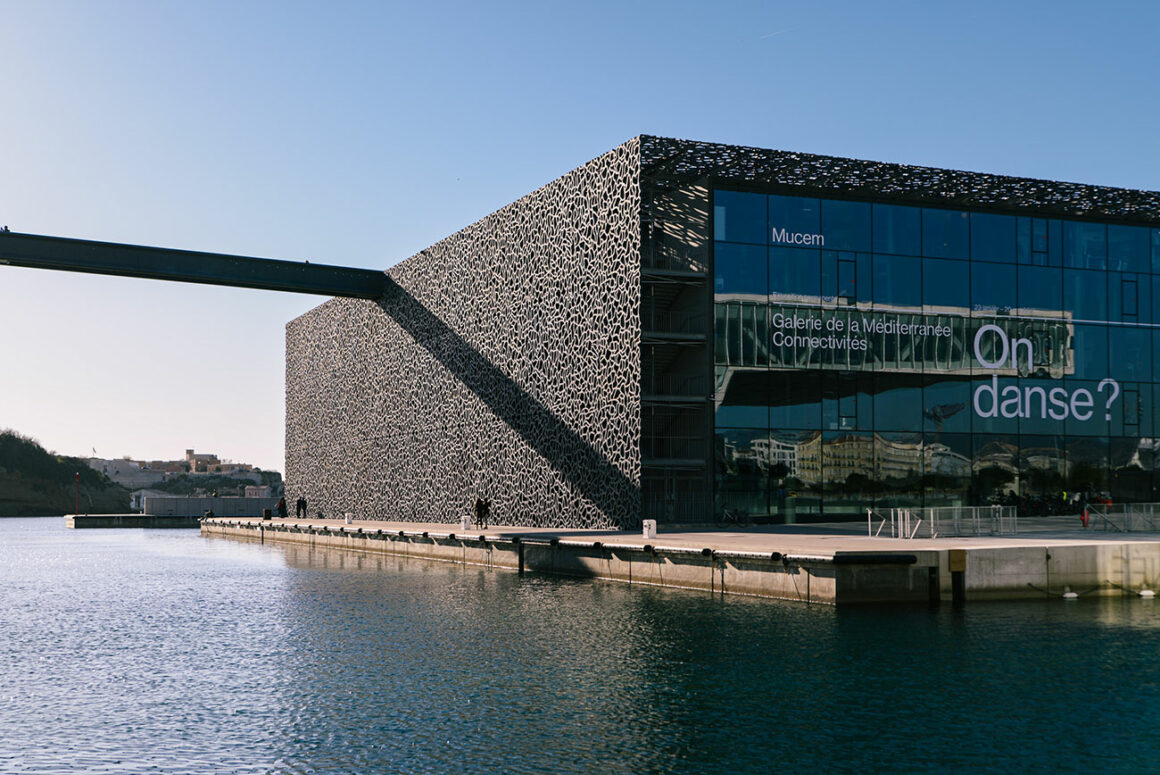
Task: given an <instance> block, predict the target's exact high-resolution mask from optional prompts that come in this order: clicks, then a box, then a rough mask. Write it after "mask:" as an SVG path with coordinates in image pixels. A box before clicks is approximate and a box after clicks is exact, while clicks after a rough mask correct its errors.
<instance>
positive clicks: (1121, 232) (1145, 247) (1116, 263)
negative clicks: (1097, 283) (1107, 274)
mask: <svg viewBox="0 0 1160 775" xmlns="http://www.w3.org/2000/svg"><path fill="white" fill-rule="evenodd" d="M1150 231H1151V230H1150V229H1147V228H1144V227H1141V226H1116V225H1109V226H1108V268H1109V269H1111V270H1114V271H1121V272H1148V271H1151V266H1152V259H1151V249H1150V245H1149V239H1150V236H1151V235H1150Z"/></svg>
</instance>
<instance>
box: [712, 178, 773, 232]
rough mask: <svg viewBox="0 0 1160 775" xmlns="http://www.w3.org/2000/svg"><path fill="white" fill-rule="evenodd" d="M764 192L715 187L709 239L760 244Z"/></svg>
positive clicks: (763, 217) (762, 229)
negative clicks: (753, 192) (711, 229)
mask: <svg viewBox="0 0 1160 775" xmlns="http://www.w3.org/2000/svg"><path fill="white" fill-rule="evenodd" d="M767 200H768V197H767V196H766V195H765V194H747V193H741V192H738V191H721V190H717V191H716V192H715V193H714V196H713V239H715V240H718V241H725V242H752V243H756V244H759V245H764V244H765V243H766V242H768V237H767V236H766V234H765V217H766V214H765V208H766V202H767Z"/></svg>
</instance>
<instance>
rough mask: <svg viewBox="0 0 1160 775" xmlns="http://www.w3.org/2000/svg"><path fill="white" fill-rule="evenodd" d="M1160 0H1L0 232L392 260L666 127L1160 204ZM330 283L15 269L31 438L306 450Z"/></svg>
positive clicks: (264, 460)
mask: <svg viewBox="0 0 1160 775" xmlns="http://www.w3.org/2000/svg"><path fill="white" fill-rule="evenodd" d="M1158 29H1160V4H1157V3H1153V2H1149V1H1145V0H1141V1H1140V2H1131V3H1129V2H1103V3H1099V4H1096V3H1090V2H1046V1H1044V2H1020V3H1011V2H978V1H976V2H972V3H955V4H950V3H931V2H873V3H867V2H808V3H807V2H792V3H788V2H774V1H771V2H748V3H729V2H722V3H713V4H710V3H704V2H696V3H693V2H663V3H661V2H657V3H632V2H627V1H623V2H617V3H608V2H585V3H567V4H563V3H561V4H556V3H545V2H539V3H532V2H528V3H500V2H492V3H465V2H464V3H445V2H425V3H415V2H407V3H388V2H366V3H353V2H328V3H320V2H315V3H306V2H254V1H243V2H238V1H237V0H234V1H232V2H205V1H204V0H199V1H198V2H192V1H191V2H184V3H178V2H165V3H158V2H129V1H123V2H117V1H115V0H103V1H102V2H65V1H63V0H0V225H3V224H7V225H9V226H10V227H11V228H12V230H13V231H22V232H30V233H38V234H52V235H58V236H67V237H80V238H87V239H96V240H108V241H116V242H130V243H137V244H146V245H164V246H173V247H181V248H187V249H193V250H208V251H220V252H228V253H240V254H245V255H255V256H264V257H272V258H286V259H310V260H312V261H317V262H324V263H334V264H345V265H351V266H365V267H376V268H386V267H389V266H390V265H392V264H394V263H396V262H398V261H399V260H401V259H403V258H406V257H407V256H409V255H411V254H413V253H415V252H417V251H418V250H420V249H422V248H423V247H426V246H427V245H429V244H431V243H432V242H435V241H436V240H438V239H440V238H442V237H444V236H446V235H447V234H450V233H451V232H454V231H456V230H458V229H460V228H462V227H463V226H465V225H467V224H469V223H471V222H472V221H475V220H477V219H479V218H480V217H482V216H484V215H486V214H487V213H489V212H491V211H493V210H495V209H497V208H499V207H501V206H503V205H504V204H506V203H508V202H510V201H512V200H513V199H516V198H518V197H520V196H521V195H523V194H525V193H527V192H529V191H531V190H533V189H535V188H537V187H539V186H541V185H543V184H544V183H546V182H548V181H549V180H551V179H553V178H555V177H558V176H559V175H561V174H563V173H565V172H567V171H568V170H570V169H572V168H573V167H576V166H578V165H580V164H582V163H584V162H586V161H588V160H589V159H591V158H593V157H595V156H597V155H599V154H600V153H602V152H604V151H605V150H608V149H610V148H612V147H613V146H615V145H617V144H619V143H621V142H623V141H625V140H627V139H629V138H630V137H632V136H634V135H637V134H641V133H648V134H658V135H666V136H675V137H684V138H691V139H698V140H709V141H717V142H725V143H739V144H744V145H755V146H761V147H767V148H778V149H785V150H796V151H808V152H813V153H824V154H833V155H840V156H853V157H858V158H864V159H874V160H883V161H892V162H904V163H912V164H926V165H932V166H941V167H951V168H958V169H969V170H979V171H986V172H996V173H1005V174H1014V175H1026V176H1031V177H1045V178H1052V179H1057V180H1072V181H1080V182H1085V183H1095V184H1102V185H1110V186H1123V187H1128V188H1145V189H1160V153H1158V152H1157V139H1158V138H1160V109H1158V107H1157V86H1156V78H1157V76H1158V75H1160V46H1158V45H1157V43H1156V35H1157V30H1158ZM322 301H323V299H321V298H317V297H310V296H298V295H291V294H276V293H269V292H260V291H245V290H240V289H215V288H211V287H209V286H197V285H183V284H177V283H162V282H156V281H146V280H129V279H121V278H109V277H99V276H95V275H78V274H67V273H60V272H44V271H37V270H26V269H13V268H10V267H0V331H2V335H0V428H3V427H11V428H15V429H16V430H19V431H21V432H23V433H26V434H28V435H31V436H33V437H35V438H37V439H39V440H40V441H41V442H42V443H43V444H44V445H45V446H47V447H49V448H52V449H55V450H57V451H58V452H61V453H67V454H78V455H79V454H89V453H90V450H91V449H93V448H95V449H96V450H97V452H98V453H99V454H100V455H102V456H104V457H119V456H121V455H130V456H133V457H145V458H173V457H179V456H180V455H181V454H182V453H183V451H184V450H185V449H186V448H187V447H194V448H196V449H198V451H212V452H217V453H218V454H220V455H222V456H224V457H228V458H232V459H235V460H246V461H250V462H254V463H256V464H258V465H261V466H263V467H267V468H275V469H278V470H281V467H282V454H283V451H282V422H283V400H282V391H283V382H284V370H283V349H284V340H283V337H284V326H285V324H286V322H287V321H288V320H290V319H291V318H293V317H296V316H297V315H299V314H301V313H303V312H305V311H306V310H308V309H310V308H311V307H313V306H314V305H316V304H318V303H321V302H322Z"/></svg>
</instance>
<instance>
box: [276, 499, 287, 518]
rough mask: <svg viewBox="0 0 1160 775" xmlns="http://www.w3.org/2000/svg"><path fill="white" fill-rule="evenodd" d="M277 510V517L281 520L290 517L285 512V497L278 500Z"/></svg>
mask: <svg viewBox="0 0 1160 775" xmlns="http://www.w3.org/2000/svg"><path fill="white" fill-rule="evenodd" d="M277 509H278V516H279V517H281V518H282V519H286V517H288V516H290V514H289V513H288V512H287V510H286V498H285V496H283V497H281V498H279V499H278V506H277Z"/></svg>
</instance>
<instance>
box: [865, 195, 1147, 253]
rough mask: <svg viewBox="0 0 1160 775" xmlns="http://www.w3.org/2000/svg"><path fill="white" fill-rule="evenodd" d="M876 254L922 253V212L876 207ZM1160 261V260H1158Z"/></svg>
mask: <svg viewBox="0 0 1160 775" xmlns="http://www.w3.org/2000/svg"><path fill="white" fill-rule="evenodd" d="M874 252H875V253H894V254H900V255H905V256H917V255H920V254H921V253H922V210H920V209H919V208H917V207H903V206H901V205H883V204H875V205H874ZM1157 260H1158V261H1160V259H1157Z"/></svg>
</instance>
